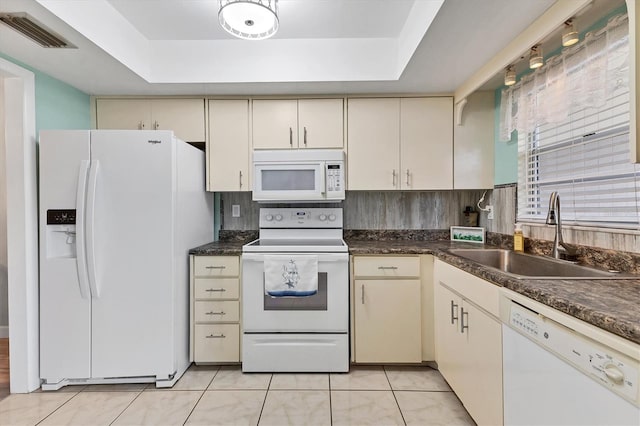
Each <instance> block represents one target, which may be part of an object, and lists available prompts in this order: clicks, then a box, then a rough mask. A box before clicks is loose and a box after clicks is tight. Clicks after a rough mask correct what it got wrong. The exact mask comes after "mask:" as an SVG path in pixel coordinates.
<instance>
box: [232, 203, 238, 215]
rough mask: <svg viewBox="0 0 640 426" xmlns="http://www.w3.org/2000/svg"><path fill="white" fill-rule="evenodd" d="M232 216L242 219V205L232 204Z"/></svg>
mask: <svg viewBox="0 0 640 426" xmlns="http://www.w3.org/2000/svg"><path fill="white" fill-rule="evenodd" d="M231 216H232V217H240V204H232V205H231Z"/></svg>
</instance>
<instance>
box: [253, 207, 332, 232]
mask: <svg viewBox="0 0 640 426" xmlns="http://www.w3.org/2000/svg"><path fill="white" fill-rule="evenodd" d="M260 228H342V209H341V208H315V207H313V208H309V207H300V208H296V207H291V208H289V207H287V208H261V209H260Z"/></svg>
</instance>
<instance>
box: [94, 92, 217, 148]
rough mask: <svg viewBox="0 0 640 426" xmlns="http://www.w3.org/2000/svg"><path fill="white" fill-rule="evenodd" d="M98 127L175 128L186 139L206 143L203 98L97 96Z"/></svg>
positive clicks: (129, 128)
mask: <svg viewBox="0 0 640 426" xmlns="http://www.w3.org/2000/svg"><path fill="white" fill-rule="evenodd" d="M96 128H97V129H123V130H173V132H174V133H175V135H176V137H177V138H179V139H182V140H183V141H186V142H202V143H204V142H205V110H204V99H202V98H200V99H170V98H167V99H115V98H98V99H96Z"/></svg>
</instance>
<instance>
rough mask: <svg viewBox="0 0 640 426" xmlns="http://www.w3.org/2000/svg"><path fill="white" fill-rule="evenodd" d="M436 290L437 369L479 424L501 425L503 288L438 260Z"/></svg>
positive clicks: (435, 274) (435, 279)
mask: <svg viewBox="0 0 640 426" xmlns="http://www.w3.org/2000/svg"><path fill="white" fill-rule="evenodd" d="M434 286H435V289H434V304H435V349H436V361H437V362H438V369H439V370H440V372H441V373H442V375H443V376H444V378H445V379H446V380H447V382H448V383H449V385H450V386H451V388H452V389H453V391H454V392H455V393H456V395H457V396H458V398H460V401H462V403H463V405H464V406H465V408H466V409H467V411H468V412H469V414H470V415H471V417H473V419H474V420H475V421H476V423H478V424H487V425H489V424H490V425H501V424H502V423H503V417H502V415H503V411H502V328H501V324H500V321H499V319H498V315H499V313H498V310H499V302H498V300H499V287H497V286H495V285H493V284H491V283H489V282H487V281H484V280H482V279H480V278H478V277H475V276H473V275H471V274H468V273H467V272H464V271H462V270H460V269H457V268H455V267H453V266H451V265H449V264H446V263H444V262H442V261H440V260H436V261H435V265H434Z"/></svg>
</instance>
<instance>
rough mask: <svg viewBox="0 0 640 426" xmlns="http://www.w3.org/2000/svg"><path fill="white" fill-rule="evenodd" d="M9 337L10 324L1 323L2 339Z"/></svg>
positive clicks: (0, 335) (0, 333) (0, 336)
mask: <svg viewBox="0 0 640 426" xmlns="http://www.w3.org/2000/svg"><path fill="white" fill-rule="evenodd" d="M6 338H9V326H8V325H0V339H6Z"/></svg>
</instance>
